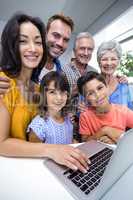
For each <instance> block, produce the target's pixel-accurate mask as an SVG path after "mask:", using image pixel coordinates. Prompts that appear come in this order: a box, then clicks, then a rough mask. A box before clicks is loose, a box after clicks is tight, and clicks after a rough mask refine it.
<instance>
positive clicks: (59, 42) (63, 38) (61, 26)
mask: <svg viewBox="0 0 133 200" xmlns="http://www.w3.org/2000/svg"><path fill="white" fill-rule="evenodd" d="M70 37H71V28H70V27H69V26H68V25H67V24H65V23H64V22H62V21H61V20H59V19H57V20H54V21H53V22H52V23H51V24H50V27H49V30H48V32H47V45H48V51H49V55H50V56H51V57H52V58H57V57H59V56H61V55H62V54H63V53H64V51H65V50H66V48H67V47H68V42H69V40H70Z"/></svg>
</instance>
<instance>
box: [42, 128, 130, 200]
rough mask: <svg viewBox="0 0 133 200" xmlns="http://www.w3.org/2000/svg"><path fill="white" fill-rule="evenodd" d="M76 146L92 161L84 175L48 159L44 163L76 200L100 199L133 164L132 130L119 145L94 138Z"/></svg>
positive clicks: (123, 136)
mask: <svg viewBox="0 0 133 200" xmlns="http://www.w3.org/2000/svg"><path fill="white" fill-rule="evenodd" d="M77 148H79V149H81V150H82V151H84V152H85V153H87V154H88V156H89V158H90V160H91V165H89V170H88V172H87V173H85V174H83V173H81V172H80V171H73V170H71V169H68V168H67V167H63V166H61V165H58V164H57V163H55V162H54V161H52V160H50V159H46V160H45V163H44V164H45V166H46V167H47V168H48V169H49V170H50V171H51V172H52V173H53V174H54V175H55V176H56V177H57V179H58V180H59V181H61V183H62V184H63V185H64V187H65V188H66V190H67V191H68V192H69V193H70V194H71V195H72V196H73V197H74V199H77V200H81V199H82V200H92V199H93V200H100V199H102V198H103V197H104V195H105V194H106V193H107V192H108V191H109V190H110V189H111V188H112V186H113V185H114V184H115V183H116V182H117V180H119V179H120V177H121V176H122V175H123V174H124V173H125V172H126V170H128V168H129V167H130V166H131V165H132V164H133V154H132V151H133V129H130V130H129V131H127V132H125V133H124V134H123V135H122V136H121V138H120V140H119V141H118V144H117V147H116V148H114V147H112V146H110V145H106V144H104V143H101V142H98V141H95V140H91V141H89V142H86V143H83V144H81V145H79V146H78V147H77Z"/></svg>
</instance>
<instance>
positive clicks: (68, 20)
mask: <svg viewBox="0 0 133 200" xmlns="http://www.w3.org/2000/svg"><path fill="white" fill-rule="evenodd" d="M55 20H60V21H62V22H63V23H65V24H67V25H68V26H69V27H70V28H71V31H73V29H74V22H73V20H72V19H71V18H70V17H69V16H65V15H63V14H55V15H53V16H52V17H50V18H49V19H48V22H47V31H48V30H49V28H50V25H51V23H52V22H53V21H55Z"/></svg>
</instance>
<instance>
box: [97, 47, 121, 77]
mask: <svg viewBox="0 0 133 200" xmlns="http://www.w3.org/2000/svg"><path fill="white" fill-rule="evenodd" d="M99 64H100V69H101V72H102V74H105V75H113V74H114V72H115V71H116V68H117V66H118V65H119V58H118V56H117V54H116V52H115V51H107V52H106V53H105V54H103V56H102V57H101V58H100V62H99Z"/></svg>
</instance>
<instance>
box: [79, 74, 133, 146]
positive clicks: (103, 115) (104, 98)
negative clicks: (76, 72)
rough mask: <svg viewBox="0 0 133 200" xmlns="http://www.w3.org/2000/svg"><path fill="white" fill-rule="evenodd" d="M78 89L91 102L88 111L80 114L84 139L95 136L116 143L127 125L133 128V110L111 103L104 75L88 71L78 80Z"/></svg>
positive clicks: (81, 132)
mask: <svg viewBox="0 0 133 200" xmlns="http://www.w3.org/2000/svg"><path fill="white" fill-rule="evenodd" d="M78 89H79V92H80V93H81V94H82V95H83V96H84V97H85V99H86V100H87V101H88V103H89V106H88V108H87V109H86V111H85V112H83V113H81V114H80V134H81V135H82V139H83V140H87V139H90V138H94V139H100V140H101V141H103V142H107V143H116V142H117V140H118V139H119V137H120V135H121V134H122V133H123V132H124V131H125V130H126V127H128V128H133V111H132V110H130V109H128V108H127V107H126V106H122V105H117V104H110V103H109V101H108V88H107V86H106V82H105V80H104V78H103V77H102V75H100V74H98V73H96V72H88V73H87V74H86V75H85V76H83V77H81V78H80V79H79V80H78Z"/></svg>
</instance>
